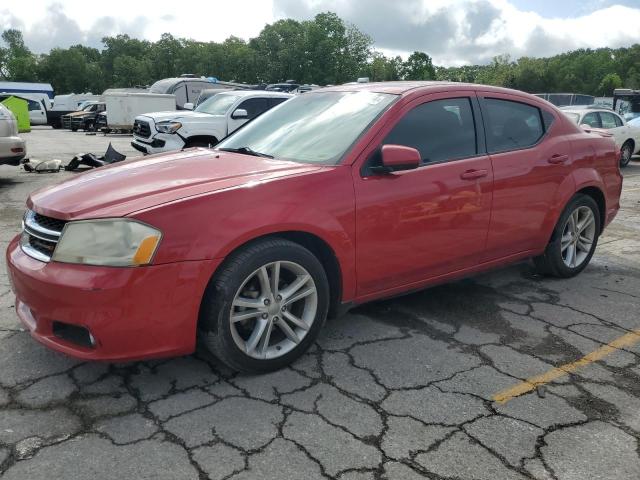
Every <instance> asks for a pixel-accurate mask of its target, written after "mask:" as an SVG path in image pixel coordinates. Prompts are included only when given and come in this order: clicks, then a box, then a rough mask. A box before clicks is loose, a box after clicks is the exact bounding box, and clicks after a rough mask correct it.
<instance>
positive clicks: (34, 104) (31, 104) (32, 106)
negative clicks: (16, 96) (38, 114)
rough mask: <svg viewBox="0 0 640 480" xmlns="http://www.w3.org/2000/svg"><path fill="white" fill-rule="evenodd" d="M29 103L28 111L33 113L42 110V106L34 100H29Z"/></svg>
mask: <svg viewBox="0 0 640 480" xmlns="http://www.w3.org/2000/svg"><path fill="white" fill-rule="evenodd" d="M27 103H28V107H27V108H28V109H29V111H30V112H33V111H34V110H40V104H39V103H38V102H36V101H34V100H27Z"/></svg>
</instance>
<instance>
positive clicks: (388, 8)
mask: <svg viewBox="0 0 640 480" xmlns="http://www.w3.org/2000/svg"><path fill="white" fill-rule="evenodd" d="M558 1H560V0H558ZM588 1H590V3H589V5H590V7H589V9H588V10H585V9H577V12H587V13H577V14H576V16H575V17H574V18H553V19H551V18H544V17H543V16H541V15H539V14H537V13H533V12H531V11H524V10H522V9H518V8H516V7H515V6H514V5H513V4H512V3H510V2H509V0H393V1H390V0H348V1H345V0H234V1H232V2H211V1H202V2H191V3H189V5H188V7H185V8H182V6H181V5H180V4H179V3H176V2H175V0H155V1H154V3H153V4H150V3H148V2H131V1H128V0H110V1H109V2H106V3H102V4H96V3H95V2H87V1H85V0H65V1H64V3H61V0H29V1H26V2H25V1H24V0H3V1H2V4H1V6H0V30H3V29H5V28H9V27H17V28H20V29H21V30H23V31H24V32H25V39H26V41H27V45H28V46H29V47H30V48H32V49H33V50H34V51H36V52H44V51H47V50H49V49H50V48H52V47H56V46H60V47H68V46H70V45H73V44H77V43H83V44H86V45H90V46H94V47H100V46H101V44H100V39H101V37H102V36H105V35H115V34H117V33H128V34H129V35H131V36H134V37H139V38H146V39H149V40H157V39H158V38H159V37H160V35H161V34H162V33H164V32H169V33H171V34H173V35H174V36H176V37H187V38H193V39H196V40H202V41H211V40H212V41H222V40H224V39H225V38H227V37H228V36H230V35H235V36H238V37H241V38H245V39H249V38H251V37H254V36H256V35H258V34H259V32H260V30H261V29H262V28H263V27H264V25H265V24H267V23H271V22H273V21H274V20H276V19H279V18H284V17H292V18H297V19H309V18H312V17H313V16H314V15H315V14H316V13H318V12H324V11H334V12H336V13H337V14H338V15H340V16H341V17H342V18H344V19H345V20H347V21H349V22H352V23H354V24H356V25H357V26H358V28H360V29H361V30H363V31H365V32H366V33H368V34H369V35H371V37H372V38H373V39H374V41H375V47H376V48H377V49H379V50H382V51H383V52H385V53H387V54H401V55H404V56H406V55H407V54H408V53H410V52H411V51H414V50H422V51H425V52H427V53H429V54H430V55H431V56H433V57H434V61H435V63H436V64H439V65H461V64H473V63H486V62H488V61H490V59H491V58H492V57H493V56H495V55H498V54H503V53H508V54H510V55H511V56H512V57H514V58H517V57H520V56H524V55H527V56H549V55H554V54H557V53H560V52H564V51H567V50H572V49H576V48H598V47H612V48H615V47H619V46H628V45H631V44H633V43H640V28H636V26H637V25H640V6H638V7H629V6H626V7H625V6H622V5H612V4H614V3H616V2H614V1H611V0H588ZM618 1H619V2H625V3H626V4H631V2H629V0H618ZM533 4H534V3H533V0H532V5H533ZM151 5H153V6H152V7H151Z"/></svg>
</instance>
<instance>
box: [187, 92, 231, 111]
mask: <svg viewBox="0 0 640 480" xmlns="http://www.w3.org/2000/svg"><path fill="white" fill-rule="evenodd" d="M238 98H240V97H238V96H237V95H223V94H219V95H214V96H213V97H211V98H208V99H206V100H205V101H204V102H202V103H201V104H200V105H198V106H197V107H196V109H195V111H196V112H202V113H208V114H209V115H225V114H226V113H227V111H228V110H229V109H230V108H231V106H232V105H233V104H234V103H236V100H238Z"/></svg>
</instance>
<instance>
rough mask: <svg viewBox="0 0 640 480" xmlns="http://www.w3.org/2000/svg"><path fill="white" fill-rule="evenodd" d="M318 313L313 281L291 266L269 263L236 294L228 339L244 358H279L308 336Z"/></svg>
mask: <svg viewBox="0 0 640 480" xmlns="http://www.w3.org/2000/svg"><path fill="white" fill-rule="evenodd" d="M317 310H318V292H317V289H316V285H315V282H314V280H313V277H312V276H311V275H310V274H309V272H307V270H306V269H305V268H304V267H302V266H301V265H298V264H297V263H294V262H289V261H279V262H272V263H268V264H266V265H263V266H262V267H260V268H258V269H257V270H256V271H254V272H253V273H251V274H250V275H249V276H248V277H247V278H246V279H245V280H244V282H243V283H242V285H241V286H240V288H239V289H238V291H237V292H236V294H235V296H234V298H233V301H232V303H231V311H230V316H229V321H230V326H231V335H232V337H233V340H234V342H235V344H236V345H237V346H238V348H240V350H241V351H243V352H244V353H245V354H246V355H248V356H250V357H252V358H257V359H273V358H278V357H281V356H282V355H285V354H287V353H288V352H290V351H291V350H293V349H294V348H295V347H296V346H297V345H298V344H299V343H300V342H301V341H302V339H303V338H304V337H305V336H306V335H307V332H308V331H309V329H310V328H311V326H312V324H313V322H314V320H315V318H316V313H317Z"/></svg>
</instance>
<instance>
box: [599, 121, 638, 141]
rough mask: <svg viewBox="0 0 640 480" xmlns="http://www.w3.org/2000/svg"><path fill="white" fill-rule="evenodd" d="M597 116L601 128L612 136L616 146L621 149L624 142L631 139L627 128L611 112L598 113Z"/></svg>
mask: <svg viewBox="0 0 640 480" xmlns="http://www.w3.org/2000/svg"><path fill="white" fill-rule="evenodd" d="M599 115H600V122H601V123H602V128H604V129H605V130H608V131H609V133H611V134H613V138H614V139H615V141H616V145H617V146H618V147H622V145H623V144H624V142H626V141H627V140H628V139H630V138H631V134H630V133H629V127H628V126H626V125H624V124H623V123H622V121H621V120H620V118H619V117H618V116H617V115H616V114H614V113H612V112H599ZM616 120H617V121H616Z"/></svg>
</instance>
